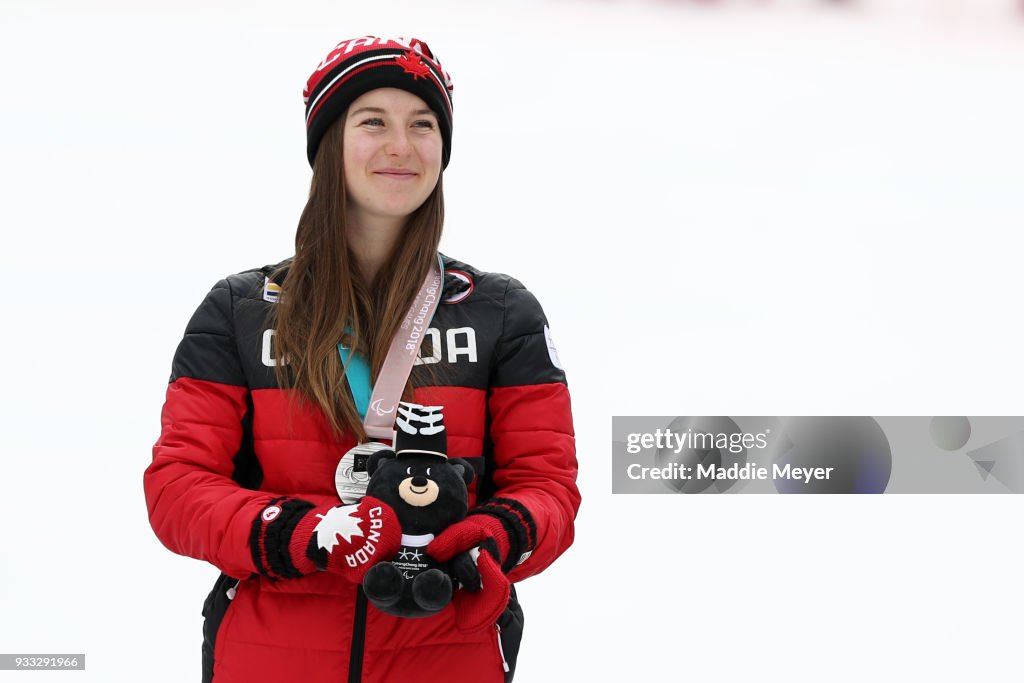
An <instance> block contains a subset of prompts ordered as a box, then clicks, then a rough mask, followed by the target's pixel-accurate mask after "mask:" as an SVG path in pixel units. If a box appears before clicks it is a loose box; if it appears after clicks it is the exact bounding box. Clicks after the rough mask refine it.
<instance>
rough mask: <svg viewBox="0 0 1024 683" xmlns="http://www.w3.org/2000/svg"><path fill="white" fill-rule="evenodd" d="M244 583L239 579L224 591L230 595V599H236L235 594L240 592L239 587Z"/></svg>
mask: <svg viewBox="0 0 1024 683" xmlns="http://www.w3.org/2000/svg"><path fill="white" fill-rule="evenodd" d="M241 585H242V580H241V579H239V580H238V581H236V582H235V585H234V586H232V587H231V588H228V589H227V590H226V591H224V594H225V595H227V596H228V600H234V599H235V595H236V594H237V593H238V587H239V586H241Z"/></svg>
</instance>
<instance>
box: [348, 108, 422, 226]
mask: <svg viewBox="0 0 1024 683" xmlns="http://www.w3.org/2000/svg"><path fill="white" fill-rule="evenodd" d="M342 149H343V150H344V152H343V154H344V165H345V188H346V190H347V192H348V214H349V218H350V219H351V220H353V221H354V222H356V224H357V225H362V226H368V225H369V224H371V223H372V222H374V221H379V220H380V219H382V218H383V219H401V218H405V217H407V216H409V214H411V213H412V212H413V211H415V210H416V209H417V208H419V206H420V205H421V204H423V202H424V201H425V200H426V198H427V197H428V196H430V193H431V192H432V191H433V189H434V187H435V186H436V185H437V178H438V176H439V175H440V174H441V151H442V140H441V129H440V128H439V127H438V124H437V116H436V115H435V114H434V112H433V111H431V109H430V107H428V106H427V104H426V103H425V102H424V101H423V100H421V99H420V98H419V97H417V96H416V95H413V94H412V93H410V92H406V91H405V90H399V89H397V88H378V89H377V90H371V91H370V92H368V93H366V94H364V95H362V96H360V97H358V98H357V99H356V100H355V101H354V102H352V104H351V105H350V106H349V108H348V113H347V114H346V116H345V132H344V138H343V142H342Z"/></svg>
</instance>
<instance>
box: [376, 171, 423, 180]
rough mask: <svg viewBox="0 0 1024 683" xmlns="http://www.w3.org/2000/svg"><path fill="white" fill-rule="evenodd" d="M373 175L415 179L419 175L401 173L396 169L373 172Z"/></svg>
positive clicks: (411, 172)
mask: <svg viewBox="0 0 1024 683" xmlns="http://www.w3.org/2000/svg"><path fill="white" fill-rule="evenodd" d="M374 173H375V174H376V175H382V176H385V177H387V178H415V177H416V176H417V175H419V174H418V173H416V172H415V171H401V170H397V169H395V170H391V169H388V170H384V171H374Z"/></svg>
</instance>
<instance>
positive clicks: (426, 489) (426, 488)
mask: <svg viewBox="0 0 1024 683" xmlns="http://www.w3.org/2000/svg"><path fill="white" fill-rule="evenodd" d="M429 488H430V487H428V486H424V487H423V488H422V489H417V488H416V487H415V486H410V487H409V490H410V491H412V492H413V493H415V494H416V495H417V496H422V495H423V494H424V493H426V492H427V491H428V490H429Z"/></svg>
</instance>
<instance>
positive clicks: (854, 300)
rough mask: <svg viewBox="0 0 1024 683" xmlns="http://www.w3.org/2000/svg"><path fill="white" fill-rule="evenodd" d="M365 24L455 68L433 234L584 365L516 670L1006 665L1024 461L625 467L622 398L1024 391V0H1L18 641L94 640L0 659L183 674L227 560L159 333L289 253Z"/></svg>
mask: <svg viewBox="0 0 1024 683" xmlns="http://www.w3.org/2000/svg"><path fill="white" fill-rule="evenodd" d="M834 4H836V5H838V3H834ZM366 33H375V34H378V35H409V34H411V35H415V36H417V37H420V38H423V39H425V40H426V41H427V42H428V43H429V44H430V45H431V47H432V48H433V49H434V50H435V51H436V53H437V54H438V56H439V57H440V59H441V60H442V62H443V63H444V65H445V66H446V67H447V69H448V70H449V71H450V72H451V74H452V76H453V79H454V82H455V133H454V148H453V157H452V163H451V166H450V167H449V169H448V171H447V173H446V178H445V189H446V194H447V200H448V201H447V207H448V221H447V226H446V234H445V238H444V243H443V249H444V250H445V251H446V252H447V253H449V254H451V255H453V256H455V257H457V258H460V259H463V260H465V261H467V262H469V263H472V264H474V265H476V266H478V267H480V268H482V269H484V270H493V271H501V272H508V273H511V274H513V275H515V276H516V277H518V278H519V279H521V280H522V281H523V282H524V283H525V284H526V285H527V286H528V287H529V288H530V289H531V290H532V291H533V292H534V293H535V294H536V295H537V297H538V298H539V299H540V301H541V302H542V304H543V305H544V307H545V309H546V312H547V315H548V318H549V319H550V321H551V327H552V331H553V334H554V338H555V341H556V342H557V344H558V350H559V353H560V355H561V359H562V361H563V363H564V365H565V366H566V369H567V372H568V376H569V382H570V388H571V391H572V397H573V407H574V416H575V424H576V431H577V447H578V455H579V460H580V465H581V470H580V485H581V487H582V491H583V507H582V509H581V512H580V515H579V519H578V523H577V540H576V544H575V545H574V546H573V547H572V548H571V549H570V550H569V551H568V553H567V554H566V555H565V556H564V557H563V558H561V559H560V560H559V561H558V562H557V563H556V564H555V565H554V566H552V567H551V568H550V569H549V570H547V571H546V572H544V573H543V574H541V575H539V576H537V577H534V578H532V579H529V580H528V581H526V582H524V583H522V584H520V587H519V588H520V594H521V597H522V601H523V603H524V606H525V609H526V614H527V624H526V633H525V639H524V643H523V648H522V652H521V655H520V660H519V671H518V674H517V677H516V680H517V681H520V682H527V681H561V680H598V679H600V680H630V681H668V680H694V681H738V680H786V681H791V682H793V683H796V682H806V683H812V682H813V683H817V682H818V681H857V682H860V681H863V680H872V681H930V682H932V683H937V682H940V681H949V682H954V681H1017V680H1020V660H1019V655H1018V654H1017V653H1018V647H1019V643H1020V641H1021V635H1022V628H1024V627H1022V626H1021V621H1020V614H1021V612H1022V609H1024V591H1022V588H1021V580H1020V576H1021V573H1022V570H1024V554H1022V552H1021V550H1020V547H1021V542H1020V538H1019V536H1020V532H1019V529H1020V520H1021V518H1022V513H1024V499H1022V498H1021V497H1019V496H1012V495H1007V496H996V495H990V496H926V495H906V496H895V495H894V496H849V497H842V496H819V497H798V496H789V497H787V496H728V495H727V496H717V497H716V496H694V497H685V496H634V497H626V496H612V495H611V476H610V474H611V444H610V436H611V416H612V415H816V414H850V415H902V414H911V415H1004V414H1020V411H1021V405H1022V404H1021V384H1022V383H1021V376H1022V370H1021V360H1020V358H1021V347H1022V341H1024V322H1022V316H1021V304H1020V298H1021V297H1020V294H1021V275H1020V273H1021V244H1020V239H1019V232H1020V228H1021V225H1022V220H1024V192H1022V191H1021V184H1022V183H1021V180H1022V172H1024V167H1022V159H1024V137H1022V133H1021V122H1022V121H1024V21H1022V17H1021V16H1020V13H1019V8H1018V7H1017V5H1016V3H1014V2H1010V1H1007V2H1001V1H997V0H962V1H957V2H955V1H953V0H943V1H938V0H936V1H934V2H925V1H923V0H920V1H917V2H899V1H898V0H892V1H891V2H885V1H884V0H873V1H868V0H862V1H861V2H854V3H851V5H850V6H845V7H844V6H832V4H830V3H825V2H820V3H819V2H811V1H810V0H807V1H803V2H801V1H799V0H791V1H786V0H776V1H775V2H768V1H763V2H754V1H753V0H748V1H743V0H732V1H729V0H722V1H721V2H718V3H698V2H684V1H679V2H654V1H649V2H624V1H623V2H614V1H610V0H609V1H602V2H598V1H594V2H581V1H576V2H572V1H569V0H565V1H557V2H556V1H540V0H535V1H530V2H495V3H472V2H468V1H456V0H444V1H438V2H418V3H410V2H399V1H395V2H389V3H360V4H354V3H341V2H334V3H326V2H308V3H299V4H295V5H286V4H283V3H280V2H266V1H264V0H258V1H247V2H233V1H222V2H181V1H178V2H170V1H163V2H145V3H141V2H127V1H122V2H98V1H91V2H63V3H58V2H46V1H39V0H37V1H34V2H29V1H27V0H5V1H4V3H3V4H2V5H0V59H2V62H3V65H4V66H3V70H2V79H3V80H2V86H0V106H2V116H3V119H2V122H3V125H2V126H0V186H2V188H3V201H2V202H0V226H2V230H3V235H2V240H0V245H2V250H3V255H4V259H3V261H4V266H3V279H4V281H5V282H6V285H5V287H4V289H5V291H6V296H7V298H6V301H7V303H6V304H5V305H4V306H5V310H6V311H7V314H6V315H7V317H6V319H5V322H4V328H3V334H2V335H0V358H2V359H3V360H4V362H5V363H6V367H5V368H4V371H3V376H4V377H3V385H2V386H3V391H2V392H0V414H2V415H3V427H2V430H0V444H2V465H0V468H2V469H0V485H2V489H0V493H2V498H0V500H2V508H0V510H2V512H0V529H2V532H0V651H2V652H10V653H18V652H21V653H71V652H84V653H86V656H87V668H86V671H85V672H77V673H71V672H59V673H58V672H53V673H43V672H39V673H36V674H23V673H15V672H0V681H15V680H16V681H21V680H23V679H25V680H27V679H28V678H32V679H33V681H62V682H63V681H96V682H104V683H105V682H108V681H139V680H147V681H189V680H198V679H199V673H200V669H199V663H200V643H201V616H200V608H201V606H202V602H203V598H204V597H205V595H206V593H207V592H208V590H209V589H210V587H211V585H212V582H213V580H214V578H215V577H216V575H217V571H216V570H215V569H214V568H213V567H211V566H209V565H207V564H204V563H202V562H199V561H197V560H193V559H189V558H183V557H179V556H176V555H174V554H172V553H170V552H169V551H168V550H166V549H165V548H164V547H163V546H162V545H161V544H160V543H159V541H158V540H157V539H156V537H155V536H154V534H153V532H152V530H151V529H150V526H149V523H148V520H147V517H146V506H145V501H144V499H143V492H142V472H143V470H144V469H145V467H146V465H147V464H148V462H149V459H150V457H151V447H152V445H153V442H154V441H155V440H156V438H157V435H158V433H159V426H160V425H159V413H160V407H161V404H162V402H163V397H164V391H165V388H166V382H167V378H168V374H169V371H170V361H171V356H172V354H173V352H174V349H175V347H176V345H177V343H178V341H179V339H180V336H181V333H182V331H183V329H184V326H185V323H186V321H187V320H188V318H189V316H190V315H191V313H192V311H193V310H194V308H195V307H196V305H198V303H199V302H200V300H201V299H202V298H203V296H204V295H205V293H206V292H207V291H208V290H209V288H210V287H211V286H212V285H213V283H214V282H216V281H217V280H218V279H220V278H221V277H223V276H224V275H226V274H228V273H232V272H237V271H239V270H243V269H246V268H249V267H252V266H257V265H262V264H264V263H272V262H276V261H278V260H280V259H281V258H283V257H285V256H287V255H289V254H290V253H291V248H292V241H293V236H294V228H295V224H296V221H297V219H298V216H299V213H300V211H301V209H302V206H303V203H304V199H305V195H306V192H307V189H308V181H309V168H308V165H307V163H306V160H305V154H304V150H305V138H304V130H303V123H302V122H303V107H302V99H301V91H302V86H303V85H304V83H305V79H306V78H307V76H308V75H309V73H310V72H311V71H312V69H313V67H314V66H315V65H316V64H317V63H318V62H319V60H320V59H321V58H322V57H323V56H324V55H325V54H326V53H327V52H328V51H329V50H330V48H331V47H332V46H333V45H334V44H335V43H336V42H337V41H338V40H340V39H342V38H347V37H354V36H358V35H363V34H366ZM339 680H341V678H339ZM396 680H398V679H397V678H396Z"/></svg>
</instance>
